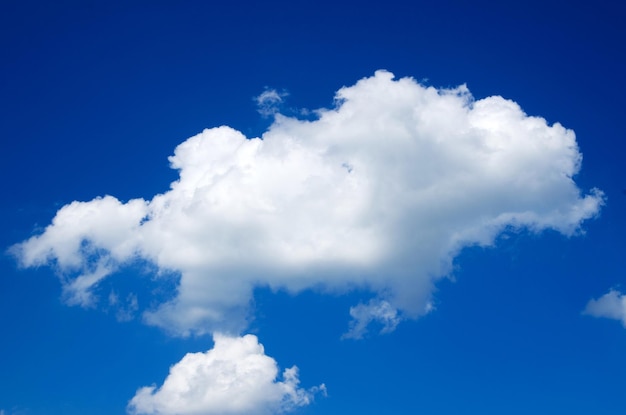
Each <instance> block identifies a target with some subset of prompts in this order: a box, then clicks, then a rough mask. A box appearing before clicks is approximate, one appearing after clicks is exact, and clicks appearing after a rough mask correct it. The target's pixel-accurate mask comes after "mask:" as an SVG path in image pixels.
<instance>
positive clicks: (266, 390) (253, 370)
mask: <svg viewBox="0 0 626 415" xmlns="http://www.w3.org/2000/svg"><path fill="white" fill-rule="evenodd" d="M213 339H214V341H215V345H214V347H213V349H211V350H209V351H207V352H206V353H187V354H186V355H185V357H183V359H182V360H181V361H180V362H178V363H176V364H175V365H174V366H172V367H171V368H170V373H169V375H168V376H167V378H166V379H165V381H164V382H163V385H162V386H160V387H159V388H157V387H156V386H148V387H143V388H141V389H139V390H138V391H137V393H136V394H135V397H134V398H133V399H132V400H131V401H130V403H129V405H128V409H129V412H131V413H133V414H154V415H157V414H158V415H209V414H210V415H227V414H228V415H236V414H245V415H264V414H275V413H279V412H284V411H288V410H291V409H293V408H295V407H298V406H304V405H308V404H309V403H311V402H312V400H313V397H314V394H315V393H316V392H322V393H325V391H326V389H325V386H324V385H323V384H322V385H320V386H317V387H314V388H311V389H309V390H305V389H302V388H300V387H299V386H298V384H299V380H298V368H297V367H295V366H294V367H292V368H289V369H285V371H284V372H283V374H282V380H281V381H279V380H277V376H278V367H277V364H276V361H275V360H274V359H272V358H271V357H269V356H267V355H266V354H265V351H264V349H263V345H261V344H259V342H258V340H257V338H256V336H253V335H250V334H248V335H246V336H243V337H228V336H224V335H221V334H215V335H214V336H213Z"/></svg>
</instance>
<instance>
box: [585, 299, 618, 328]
mask: <svg viewBox="0 0 626 415" xmlns="http://www.w3.org/2000/svg"><path fill="white" fill-rule="evenodd" d="M583 314H587V315H590V316H593V317H604V318H610V319H613V320H619V321H621V322H622V324H623V325H624V327H626V295H625V294H622V293H620V292H619V291H616V290H610V291H609V292H608V293H606V294H604V295H603V296H602V297H600V298H598V299H597V300H596V299H591V300H590V301H589V303H587V306H586V307H585V310H584V311H583Z"/></svg>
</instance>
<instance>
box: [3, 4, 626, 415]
mask: <svg viewBox="0 0 626 415" xmlns="http://www.w3.org/2000/svg"><path fill="white" fill-rule="evenodd" d="M435 3H436V4H435ZM0 10H1V11H0V50H1V51H2V54H1V55H0V56H1V58H0V59H1V62H2V65H0V82H1V84H0V97H1V99H0V106H1V107H0V134H1V140H2V141H1V143H2V151H1V152H0V155H1V157H2V160H1V162H0V169H1V172H0V173H1V175H2V177H4V192H3V199H2V203H0V212H1V213H2V214H1V215H0V218H1V219H0V220H1V221H2V225H1V227H2V229H3V232H2V234H1V236H0V238H1V239H0V246H2V247H3V249H5V248H8V247H9V246H11V245H13V244H15V243H17V242H20V241H22V240H24V239H26V238H28V237H30V236H31V235H33V234H34V233H37V232H40V231H41V230H42V228H43V227H45V226H46V225H47V224H48V223H49V222H50V220H51V219H52V217H53V216H54V214H55V212H56V211H57V210H58V209H59V208H60V207H61V206H62V205H64V204H66V203H69V202H71V201H73V200H90V199H92V198H93V197H96V196H99V195H104V194H113V195H115V196H116V197H118V198H119V199H121V200H128V199H130V198H134V197H144V198H150V197H152V196H153V195H154V194H156V193H159V192H163V191H165V190H167V188H168V185H169V183H170V182H171V181H172V180H174V179H175V178H176V173H175V172H174V171H173V170H171V169H169V167H168V162H167V157H168V156H169V155H171V154H172V151H173V149H174V147H175V146H176V145H177V144H179V143H180V142H182V141H183V140H185V139H186V138H188V137H190V136H192V135H194V134H196V133H198V132H200V131H201V130H202V129H204V128H210V127H215V126H220V125H229V126H232V127H234V128H237V129H239V130H240V131H242V132H244V133H245V134H246V135H248V136H249V137H252V136H256V135H259V134H261V133H262V132H263V131H264V130H265V128H266V127H267V126H268V125H269V123H270V120H268V119H265V118H263V117H261V116H260V115H259V114H258V113H257V111H256V107H255V103H254V100H253V98H254V97H255V96H257V95H259V94H260V93H261V92H262V91H263V90H264V88H267V87H269V88H275V89H277V90H279V91H283V90H284V91H287V92H288V93H289V96H288V97H287V100H286V102H287V103H286V109H285V111H287V112H289V108H310V109H315V108H319V107H329V106H332V105H333V101H332V100H333V94H334V92H335V91H336V90H337V89H338V88H340V87H342V86H344V85H352V84H354V82H356V81H357V80H358V79H360V78H362V77H365V76H371V75H372V74H373V73H374V71H375V70H377V69H387V70H389V71H391V72H393V73H394V74H395V75H396V76H397V77H402V76H412V77H414V78H416V79H417V80H421V81H423V82H425V83H427V84H429V85H433V86H436V87H452V86H457V85H459V84H463V83H466V84H467V86H468V87H469V89H470V90H471V91H472V93H473V95H474V96H475V97H476V98H483V97H487V96H490V95H502V96H504V97H505V98H510V99H513V100H515V101H516V102H518V103H519V104H520V105H521V106H522V108H523V109H524V110H525V111H526V112H527V113H528V114H530V115H539V116H542V117H544V118H546V119H547V120H548V122H549V123H553V122H557V121H558V122H560V123H562V124H563V125H564V126H566V127H567V128H571V129H573V130H574V131H575V132H576V135H577V141H578V144H579V146H580V150H581V152H582V153H583V155H584V159H583V165H582V170H581V173H580V174H579V175H578V176H577V177H576V182H577V184H578V185H579V187H580V188H581V189H582V190H583V191H584V192H585V193H586V192H588V191H589V189H590V188H592V187H598V188H600V189H602V190H603V191H604V192H605V194H606V196H607V204H606V206H604V208H603V209H602V211H601V215H600V217H599V218H597V219H594V220H591V221H588V222H586V223H585V224H584V226H583V227H584V229H585V230H586V233H585V234H583V235H579V236H576V237H573V238H567V237H565V236H562V235H560V234H557V233H555V232H549V231H548V232H544V233H542V234H540V235H529V234H527V233H526V232H521V233H519V234H513V235H511V237H510V238H508V239H503V240H500V241H499V242H498V244H497V246H496V247H494V248H488V249H482V248H471V249H466V250H465V251H463V252H462V254H461V255H460V256H459V257H458V258H457V259H456V260H455V264H456V270H455V273H454V275H455V281H454V282H451V281H442V282H440V284H439V285H438V292H437V293H436V298H437V310H436V311H435V312H433V313H431V314H430V315H428V316H426V317H424V318H422V319H419V320H417V321H407V322H403V323H401V324H400V325H399V327H398V329H397V330H396V331H395V332H393V333H390V334H387V335H382V336H372V337H371V338H367V339H364V340H360V341H352V340H340V336H341V334H342V333H343V332H344V331H345V329H346V327H347V324H348V320H349V316H348V313H347V310H348V309H349V307H350V306H351V305H354V304H355V303H356V302H358V299H359V298H360V295H361V294H362V293H359V292H356V293H352V294H349V295H345V296H332V295H330V296H329V295H319V294H317V293H314V292H311V291H305V292H304V293H301V294H299V295H297V296H292V295H289V294H286V293H284V292H280V293H277V294H275V293H271V292H270V291H269V290H265V289H259V290H258V291H257V293H256V297H255V300H256V313H255V315H256V319H255V320H254V322H253V323H252V325H251V329H250V331H251V332H253V333H255V334H257V335H258V336H259V340H260V341H261V343H263V344H264V345H265V349H266V352H267V354H268V355H270V356H272V357H274V358H276V360H277V361H278V362H279V364H280V365H281V366H282V367H288V366H291V365H293V364H296V365H298V366H299V368H300V371H301V373H300V375H301V381H302V384H303V385H305V386H308V385H316V384H319V383H321V382H324V383H325V384H326V385H327V386H328V397H326V398H323V397H318V398H317V399H316V401H315V403H314V404H312V405H310V406H308V407H305V408H302V409H300V410H298V412H297V413H302V414H311V415H313V414H325V415H332V414H345V413H347V412H350V413H362V414H380V413H389V414H433V415H435V414H438V415H440V414H484V415H487V414H503V413H505V414H528V413H530V412H532V413H535V414H553V413H569V414H589V413H594V414H618V413H619V414H622V413H624V410H625V408H624V401H623V391H624V387H626V380H625V379H624V376H623V373H624V370H625V369H626V330H625V329H624V328H623V327H622V326H621V325H620V323H619V322H617V321H612V320H605V319H595V318H592V317H589V316H582V315H581V312H582V310H583V309H584V308H585V305H586V303H587V302H588V301H589V300H590V299H591V298H597V297H599V296H601V295H602V294H604V293H606V292H607V291H608V289H609V288H611V287H620V285H621V286H622V287H623V286H624V285H625V284H626V280H625V275H624V269H625V265H626V260H625V259H624V258H626V256H625V255H624V252H625V248H626V242H625V240H624V231H626V219H625V218H624V212H625V208H626V195H624V191H623V189H624V188H626V177H625V176H626V175H625V173H624V167H623V166H624V160H623V158H624V154H625V151H624V150H625V149H626V146H625V145H624V128H623V118H624V104H623V97H624V96H626V87H625V86H624V85H625V84H624V82H623V80H622V77H623V74H625V73H626V29H624V25H623V21H624V18H625V17H626V12H625V10H624V8H623V6H621V5H618V4H617V2H605V1H596V2H592V3H588V4H582V3H581V4H573V3H571V2H558V1H548V2H514V3H512V4H507V3H505V2H490V1H480V2H471V3H470V2H461V1H444V2H408V1H407V2H400V1H391V2H384V3H378V4H373V3H372V4H365V3H363V2H341V3H339V4H336V3H335V2H306V3H304V2H303V3H298V2H284V3H281V2H266V3H258V2H232V3H230V4H227V3H225V2H221V3H220V4H213V3H211V2H201V1H184V2H174V1H172V2H167V1H151V2H147V1H145V2H144V1H132V2H122V1H120V2H116V1H107V2H78V1H76V2H73V1H61V2H43V1H23V2H13V1H5V2H3V4H2V7H1V9H0ZM0 266H1V267H2V268H1V270H0V411H2V410H3V411H4V412H0V414H2V415H9V414H11V415H13V414H20V415H21V414H24V415H26V414H28V415H39V414H42V415H43V414H46V415H57V414H59V415H60V414H63V415H72V414H93V415H97V414H107V415H113V414H123V413H125V408H126V405H127V403H128V400H129V399H130V398H132V396H133V395H134V393H135V391H136V389H137V388H139V387H140V386H144V385H149V384H152V383H156V384H160V383H162V381H163V379H164V378H165V376H166V375H167V370H168V367H169V366H170V365H172V364H174V363H176V362H177V361H179V360H180V359H181V357H182V356H183V355H184V354H185V353H187V352H191V351H204V350H207V349H208V348H210V347H211V345H212V341H211V338H210V337H209V336H204V337H192V338H187V339H180V338H172V337H169V336H168V335H167V334H165V333H164V332H162V331H160V330H159V329H157V328H154V327H148V326H145V325H143V324H142V323H141V322H140V321H139V319H135V320H133V321H130V322H118V321H116V319H115V317H114V315H113V314H112V313H110V312H107V311H106V310H102V309H87V310H85V309H81V308H80V307H69V306H67V305H65V304H63V302H62V301H61V298H60V296H61V286H60V284H59V281H58V279H57V278H56V277H55V275H54V272H53V271H52V270H51V269H50V268H47V267H42V268H39V269H27V270H19V269H17V266H16V263H15V261H14V259H13V258H11V257H10V256H8V255H5V256H3V257H2V259H1V260H0ZM126 272H128V273H132V272H137V270H135V271H133V270H127V271H126ZM125 276H126V275H116V276H114V277H113V278H115V279H116V280H115V281H118V282H119V284H120V285H122V286H123V287H124V289H128V290H148V289H149V288H145V287H142V286H141V285H140V284H139V283H138V282H136V280H132V279H130V278H129V279H124V277H125ZM127 280H130V281H131V282H128V281H127ZM132 281H135V282H132ZM124 284H126V285H124ZM622 291H623V290H622Z"/></svg>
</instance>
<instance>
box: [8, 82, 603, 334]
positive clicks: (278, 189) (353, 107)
mask: <svg viewBox="0 0 626 415" xmlns="http://www.w3.org/2000/svg"><path fill="white" fill-rule="evenodd" d="M281 100H282V96H281V94H280V93H278V92H276V91H273V90H268V91H265V93H264V94H261V95H260V96H259V98H258V102H259V104H263V105H266V104H267V105H269V107H271V105H278V104H279V103H280V101H281ZM336 102H337V106H336V107H335V108H332V109H322V110H318V111H316V114H317V115H318V119H316V120H300V119H297V118H290V117H285V116H283V115H280V114H276V117H275V120H274V122H273V124H272V125H271V126H270V127H269V129H268V130H267V131H266V132H265V133H264V134H263V135H262V138H248V137H245V136H244V135H243V134H242V133H241V132H239V131H236V130H234V129H232V128H229V127H225V126H224V127H219V128H212V129H207V130H205V131H203V132H202V133H200V134H198V135H196V136H194V137H191V138H189V139H188V140H186V141H184V142H183V143H181V144H180V145H179V146H178V147H176V149H175V151H174V155H173V156H171V157H170V162H171V166H172V168H174V169H176V170H178V171H179V179H178V180H176V181H175V182H173V183H172V184H171V186H170V189H169V190H168V191H166V192H164V193H162V194H157V195H155V196H154V197H153V198H152V199H150V200H142V199H134V200H130V201H128V202H125V203H123V202H121V201H119V200H118V199H116V198H114V197H112V196H104V197H102V198H96V199H94V200H92V201H89V202H73V203H71V204H69V205H67V206H64V207H63V208H62V209H60V210H59V211H58V212H57V214H56V216H55V218H54V219H53V221H52V224H50V225H49V226H48V227H46V229H45V231H44V232H43V233H41V234H39V235H35V236H33V237H32V238H30V239H28V240H27V241H24V242H22V243H21V244H18V245H16V246H14V247H13V248H12V250H11V251H12V252H13V254H14V255H15V256H16V257H17V258H18V259H19V261H20V264H21V265H22V266H25V267H33V266H40V265H52V266H55V267H56V268H57V269H58V271H59V273H60V274H61V275H62V276H63V277H62V282H63V285H64V292H65V293H66V298H67V299H68V301H69V302H70V303H74V304H80V305H84V306H85V305H89V304H92V303H93V302H94V300H93V293H94V289H95V288H96V287H97V286H98V285H99V284H100V282H101V281H102V280H103V279H104V278H107V277H108V276H109V275H110V274H111V273H113V272H115V271H116V270H117V269H119V268H120V267H122V266H124V265H125V264H127V263H132V262H133V261H136V260H138V259H139V260H143V261H146V262H148V263H150V264H152V265H154V266H155V269H156V270H157V271H156V272H163V273H170V274H171V273H175V274H176V275H178V276H180V279H179V280H177V283H178V286H177V287H176V290H175V291H174V293H173V298H172V299H170V300H169V301H167V302H165V303H160V304H156V306H155V308H154V309H151V310H148V311H147V312H145V313H144V320H145V321H146V322H147V323H149V324H153V325H157V326H160V327H163V328H165V329H166V330H168V331H170V332H172V333H175V334H179V335H188V334H190V333H192V332H193V333H207V332H214V331H239V330H241V329H243V328H244V327H245V325H246V316H247V315H248V310H247V307H248V305H249V304H250V300H251V298H252V294H253V291H254V288H255V286H258V285H263V286H270V287H273V288H285V289H287V290H289V291H291V292H297V291H299V290H303V289H306V288H310V287H324V288H329V289H332V290H342V289H348V288H350V287H367V288H369V289H371V290H372V291H373V292H374V293H375V294H377V296H378V297H380V299H381V301H384V302H386V303H388V304H389V306H390V308H391V309H395V310H398V312H399V313H400V314H401V315H402V317H405V318H417V317H419V316H420V315H424V314H425V313H426V312H427V311H428V305H429V304H431V303H432V294H433V292H434V287H435V284H436V282H437V281H438V280H439V279H441V278H443V277H445V276H447V275H449V274H450V272H451V270H452V263H453V259H454V258H455V256H456V255H457V254H458V253H459V252H460V251H461V250H462V249H463V248H465V247H468V246H475V245H480V246H490V245H493V244H494V243H495V241H496V240H497V237H498V235H500V234H501V233H502V232H503V231H504V230H506V229H509V228H515V229H527V230H529V231H531V232H541V231H543V230H545V229H552V230H555V231H558V232H561V233H562V234H565V235H575V234H576V233H577V232H580V229H581V226H582V223H583V222H584V221H585V220H587V219H589V218H593V217H595V216H596V215H597V214H598V212H599V210H600V208H601V206H602V204H603V203H604V195H603V193H602V192H601V191H600V190H597V189H593V190H591V191H590V192H588V193H584V192H582V191H581V190H580V189H579V188H578V187H577V185H576V183H575V182H574V179H573V178H574V177H575V175H576V174H577V173H578V171H579V169H580V166H581V160H582V155H581V153H580V152H579V150H578V146H577V143H576V137H575V135H574V132H573V131H571V130H568V129H566V128H564V127H563V126H561V125H560V124H558V123H556V124H553V125H549V124H548V123H547V122H546V120H545V119H543V118H540V117H534V116H529V115H527V114H526V113H524V112H523V111H522V109H521V108H520V107H519V105H517V104H516V103H515V102H513V101H510V100H506V99H504V98H502V97H499V96H493V97H488V98H484V99H480V100H475V99H474V98H473V97H472V96H471V94H470V93H469V90H468V89H467V88H466V87H465V86H460V87H458V88H455V89H436V88H434V87H431V86H424V85H421V84H419V83H418V82H416V81H415V80H414V79H412V78H402V79H398V80H396V79H394V76H393V75H392V74H391V73H389V72H386V71H378V72H376V74H375V75H374V76H372V77H369V78H365V79H362V80H360V81H358V82H357V83H356V84H355V85H352V86H349V87H344V88H341V89H340V90H339V91H338V92H337V94H336ZM270 104H271V105H270ZM269 107H268V108H269ZM152 303H154V302H152ZM380 304H383V303H380ZM380 304H379V306H380ZM363 307H365V308H359V306H357V307H355V308H354V310H357V311H356V312H357V313H361V312H363V316H362V317H360V319H359V318H355V323H354V324H355V326H354V328H353V331H354V333H359V332H360V331H361V329H360V327H361V323H359V321H361V322H365V321H367V320H368V318H369V317H366V316H367V315H368V314H367V313H366V312H365V311H368V310H369V311H370V316H371V319H370V320H369V321H372V322H378V323H381V322H383V327H386V326H385V324H387V326H388V327H389V329H388V330H391V329H392V327H394V323H393V322H394V321H395V320H394V319H393V318H390V319H388V320H387V322H386V323H384V322H385V321H386V320H385V319H384V317H381V316H380V315H378V317H376V314H375V312H376V310H377V308H376V307H374V306H369V308H368V306H363ZM359 310H360V311H359ZM372 312H374V314H371V313H372ZM381 319H382V320H381Z"/></svg>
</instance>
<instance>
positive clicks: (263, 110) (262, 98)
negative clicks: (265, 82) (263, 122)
mask: <svg viewBox="0 0 626 415" xmlns="http://www.w3.org/2000/svg"><path fill="white" fill-rule="evenodd" d="M287 95H288V94H287V93H286V92H278V91H277V90H275V89H266V90H265V91H263V92H262V93H261V95H259V96H258V97H255V98H254V100H255V101H256V104H257V111H258V112H259V114H261V115H262V116H264V117H269V116H271V115H275V114H277V113H278V111H279V107H280V104H282V103H283V99H284V98H285V97H286V96H287Z"/></svg>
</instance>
